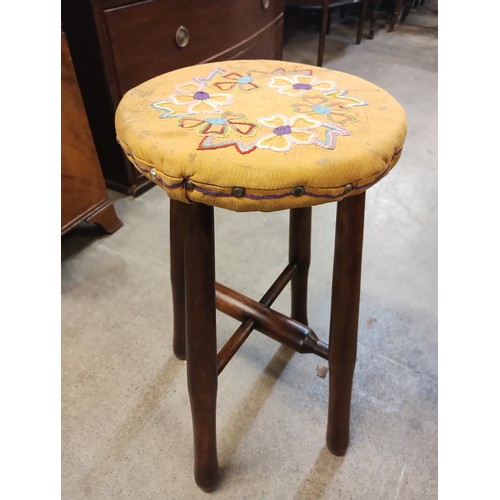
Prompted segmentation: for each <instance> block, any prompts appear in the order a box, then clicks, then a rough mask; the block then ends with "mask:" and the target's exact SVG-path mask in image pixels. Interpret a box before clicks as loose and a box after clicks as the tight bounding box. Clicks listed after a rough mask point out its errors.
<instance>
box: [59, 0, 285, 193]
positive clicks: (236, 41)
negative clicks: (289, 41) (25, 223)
mask: <svg viewBox="0 0 500 500" xmlns="http://www.w3.org/2000/svg"><path fill="white" fill-rule="evenodd" d="M283 10H284V0H62V23H63V29H64V30H65V32H66V35H67V37H68V42H69V45H70V48H71V52H72V54H73V59H74V65H75V70H76V72H77V76H78V80H79V82H80V87H81V89H82V95H83V98H84V102H85V107H86V109H87V114H88V118H89V122H90V125H91V129H92V135H93V137H94V142H95V145H96V149H97V152H98V155H99V159H100V162H101V167H102V170H103V173H104V177H105V179H106V184H107V185H108V187H110V188H112V189H115V190H118V191H121V192H124V193H127V194H133V195H137V194H139V193H141V192H142V191H144V190H145V189H147V188H148V187H149V186H151V183H150V182H149V181H148V180H147V179H146V178H145V177H143V176H142V175H140V174H139V173H138V172H137V171H136V169H134V168H133V167H132V166H131V165H130V164H129V162H128V160H126V158H125V156H124V155H123V154H122V152H121V150H120V148H119V146H118V145H117V143H116V139H115V129H114V112H115V109H116V106H117V105H118V102H119V101H120V99H121V97H122V96H123V94H124V93H125V92H126V91H127V90H129V89H130V88H132V87H134V86H136V85H138V84H139V83H142V82H143V81H145V80H148V79H150V78H153V77H155V76H157V75H159V74H162V73H165V72H167V71H171V70H174V69H177V68H180V67H183V66H190V65H193V64H199V63H204V62H209V61H219V60H227V59H281V58H282V48H283Z"/></svg>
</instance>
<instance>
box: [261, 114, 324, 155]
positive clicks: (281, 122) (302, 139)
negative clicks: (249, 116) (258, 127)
mask: <svg viewBox="0 0 500 500" xmlns="http://www.w3.org/2000/svg"><path fill="white" fill-rule="evenodd" d="M259 122H260V123H261V124H262V125H264V126H265V127H269V128H271V129H272V133H271V134H269V135H266V136H264V137H261V138H260V139H259V140H258V141H257V147H258V148H260V149H270V150H272V151H290V149H291V148H292V146H293V144H312V143H313V142H314V141H315V140H316V139H317V138H318V137H317V135H316V134H315V133H314V132H311V130H312V129H315V128H318V127H320V126H321V122H319V121H317V120H312V119H311V118H308V117H307V116H303V115H298V116H294V117H292V118H288V117H286V116H283V115H274V116H270V117H269V118H261V119H260V120H259Z"/></svg>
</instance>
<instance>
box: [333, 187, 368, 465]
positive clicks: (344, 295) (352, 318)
mask: <svg viewBox="0 0 500 500" xmlns="http://www.w3.org/2000/svg"><path fill="white" fill-rule="evenodd" d="M364 211H365V193H362V194H360V195H357V196H351V197H348V198H345V199H344V200H343V201H341V202H339V203H338V205H337V223H336V230H335V254H334V264H333V283H332V309H331V317H330V343H329V345H330V348H329V354H328V363H329V368H330V370H329V372H330V398H329V404H328V426H327V432H326V443H327V446H328V449H329V450H330V451H331V452H332V453H333V454H334V455H339V456H340V455H344V454H345V452H346V449H347V446H348V444H349V419H350V413H351V392H352V379H353V375H354V365H355V364H356V348H357V338H358V313H359V293H360V282H361V255H362V249H363V221H364Z"/></svg>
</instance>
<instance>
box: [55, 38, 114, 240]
mask: <svg viewBox="0 0 500 500" xmlns="http://www.w3.org/2000/svg"><path fill="white" fill-rule="evenodd" d="M61 79H62V82H61V91H62V92H61V98H62V101H61V108H62V115H61V125H62V126H61V134H62V136H61V233H62V234H64V233H66V232H68V231H69V230H70V229H71V228H73V227H74V226H76V225H77V224H78V223H80V222H81V221H83V220H85V221H87V222H91V223H95V224H99V225H100V226H101V227H102V228H103V229H104V230H105V231H107V232H108V233H113V232H114V231H116V230H117V229H118V228H120V227H121V226H122V223H121V221H120V220H119V219H118V217H117V216H116V213H115V209H114V207H113V205H112V204H111V202H110V201H109V200H108V194H107V189H106V184H105V182H104V177H103V175H102V172H101V167H100V165H99V159H98V158H97V153H96V151H95V147H94V142H93V140H92V135H91V133H90V128H89V124H88V120H87V115H86V114H85V108H84V107H83V102H82V97H81V95H80V89H79V87H78V82H77V80H76V75H75V71H74V69H73V64H72V61H71V54H70V52H69V48H68V44H67V41H66V37H65V35H64V33H63V34H62V35H61Z"/></svg>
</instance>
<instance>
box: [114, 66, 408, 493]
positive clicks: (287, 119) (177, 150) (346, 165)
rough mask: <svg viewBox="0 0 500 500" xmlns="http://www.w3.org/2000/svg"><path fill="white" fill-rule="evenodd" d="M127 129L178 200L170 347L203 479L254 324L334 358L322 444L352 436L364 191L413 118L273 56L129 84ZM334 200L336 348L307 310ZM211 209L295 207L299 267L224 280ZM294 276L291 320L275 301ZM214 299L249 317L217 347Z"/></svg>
mask: <svg viewBox="0 0 500 500" xmlns="http://www.w3.org/2000/svg"><path fill="white" fill-rule="evenodd" d="M116 131H117V140H118V142H119V144H120V145H121V146H122V148H123V150H124V152H125V154H126V155H127V157H128V158H129V160H130V161H131V162H132V163H133V164H134V165H135V167H136V168H137V169H138V170H139V171H140V172H141V173H142V174H144V175H145V176H147V177H148V178H149V179H151V180H152V181H153V182H155V183H156V184H158V185H159V186H161V187H162V188H163V189H164V190H165V191H166V192H167V194H168V196H169V197H170V199H171V205H170V243H171V256H170V258H171V281H172V292H173V312H174V318H173V320H174V338H173V349H174V352H175V354H176V356H177V357H178V358H180V359H187V380H188V390H189V396H190V403H191V410H192V419H193V434H194V475H195V479H196V482H197V484H198V486H199V487H201V488H202V489H203V490H206V491H210V490H213V489H214V488H215V487H216V485H217V482H218V463H217V451H216V430H215V413H216V394H217V377H218V374H219V373H220V372H221V371H222V370H223V368H224V367H225V366H226V365H227V363H228V362H229V360H230V359H231V358H232V356H233V355H234V354H235V353H236V351H237V350H238V348H239V347H240V346H241V345H242V343H243V342H244V341H245V339H246V338H247V337H248V336H249V335H250V333H251V332H252V331H253V330H254V329H255V330H258V331H260V332H262V333H264V334H266V335H268V336H270V337H271V338H273V339H275V340H277V341H279V342H281V343H284V344H286V345H288V346H290V347H292V348H293V349H295V350H296V351H297V352H300V353H314V354H317V355H318V356H320V357H321V358H323V359H325V360H327V361H328V366H329V390H330V393H329V404H328V421H327V432H326V442H327V446H328V448H329V450H330V451H331V452H332V453H334V454H335V455H343V454H345V452H346V449H347V446H348V442H349V417H350V406H351V390H352V379H353V373H354V365H355V361H356V344H357V327H358V309H359V294H360V278H361V253H362V246H363V219H364V206H365V191H366V190H367V189H368V188H369V187H371V186H373V185H374V184H375V183H376V182H378V181H379V180H380V179H382V177H384V176H385V175H386V174H387V173H388V172H389V171H390V170H391V169H392V167H393V166H394V165H395V164H396V163H397V161H398V159H399V157H400V155H401V151H402V147H403V143H404V139H405V135H406V117H405V113H404V111H403V109H402V107H401V106H400V104H399V103H398V102H397V101H396V100H395V99H394V98H392V97H391V96H390V95H389V94H388V93H387V92H385V91H384V90H382V89H381V88H379V87H377V86H376V85H373V84H372V83H369V82H367V81H365V80H362V79H360V78H357V77H355V76H352V75H348V74H345V73H341V72H338V71H332V70H328V69H325V68H318V67H314V66H309V65H304V64H296V63H291V62H283V61H272V60H251V61H250V60H248V61H237V60H236V61H226V62H217V63H209V64H201V65H197V66H192V67H186V68H182V69H179V70H176V71H172V72H170V73H167V74H164V75H161V76H158V77H156V78H153V79H151V80H149V81H147V82H145V83H143V84H141V85H139V86H138V87H136V88H134V89H132V90H130V91H129V92H127V93H126V94H125V96H124V97H123V99H122V101H121V102H120V104H119V106H118V108H117V111H116ZM327 202H337V203H338V206H337V219H336V233H335V251H334V268H333V282H332V299H331V300H332V305H331V319H330V330H329V345H330V346H332V347H331V348H330V347H329V346H328V345H327V344H326V343H324V342H322V341H321V340H319V339H318V337H317V336H316V335H315V333H314V332H313V331H312V330H311V328H309V327H308V326H307V325H308V320H307V278H308V268H309V263H310V241H311V207H312V206H314V205H318V204H321V203H327ZM214 207H219V208H223V209H229V210H234V211H264V212H268V211H277V210H284V209H290V245H289V264H288V265H287V266H286V268H285V269H284V270H283V272H282V273H281V275H280V276H279V277H278V278H277V279H276V281H275V282H274V284H273V285H272V286H271V288H270V289H269V290H268V292H267V293H266V294H265V295H264V296H263V297H262V298H261V299H260V301H255V300H252V299H250V298H248V297H245V296H243V295H241V294H240V293H237V292H236V291H234V290H231V289H229V288H227V287H225V286H223V285H222V284H218V283H216V282H215V269H214V253H215V252H214V217H213V213H214ZM289 282H291V317H287V316H285V315H283V314H281V313H279V312H277V311H275V310H273V309H271V308H270V306H271V305H272V303H273V301H274V300H275V299H276V297H277V296H278V295H279V293H280V292H281V291H282V290H283V289H284V288H285V286H286V285H287V283H289ZM216 308H217V309H219V310H220V311H222V312H224V313H227V314H229V315H230V316H232V317H234V318H237V319H238V320H240V321H241V325H240V326H239V327H238V329H237V330H236V332H235V333H234V335H233V336H232V337H231V338H230V339H229V340H228V342H227V343H226V345H225V346H224V347H223V348H222V349H221V350H220V351H219V353H217V344H216V328H215V315H216Z"/></svg>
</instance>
